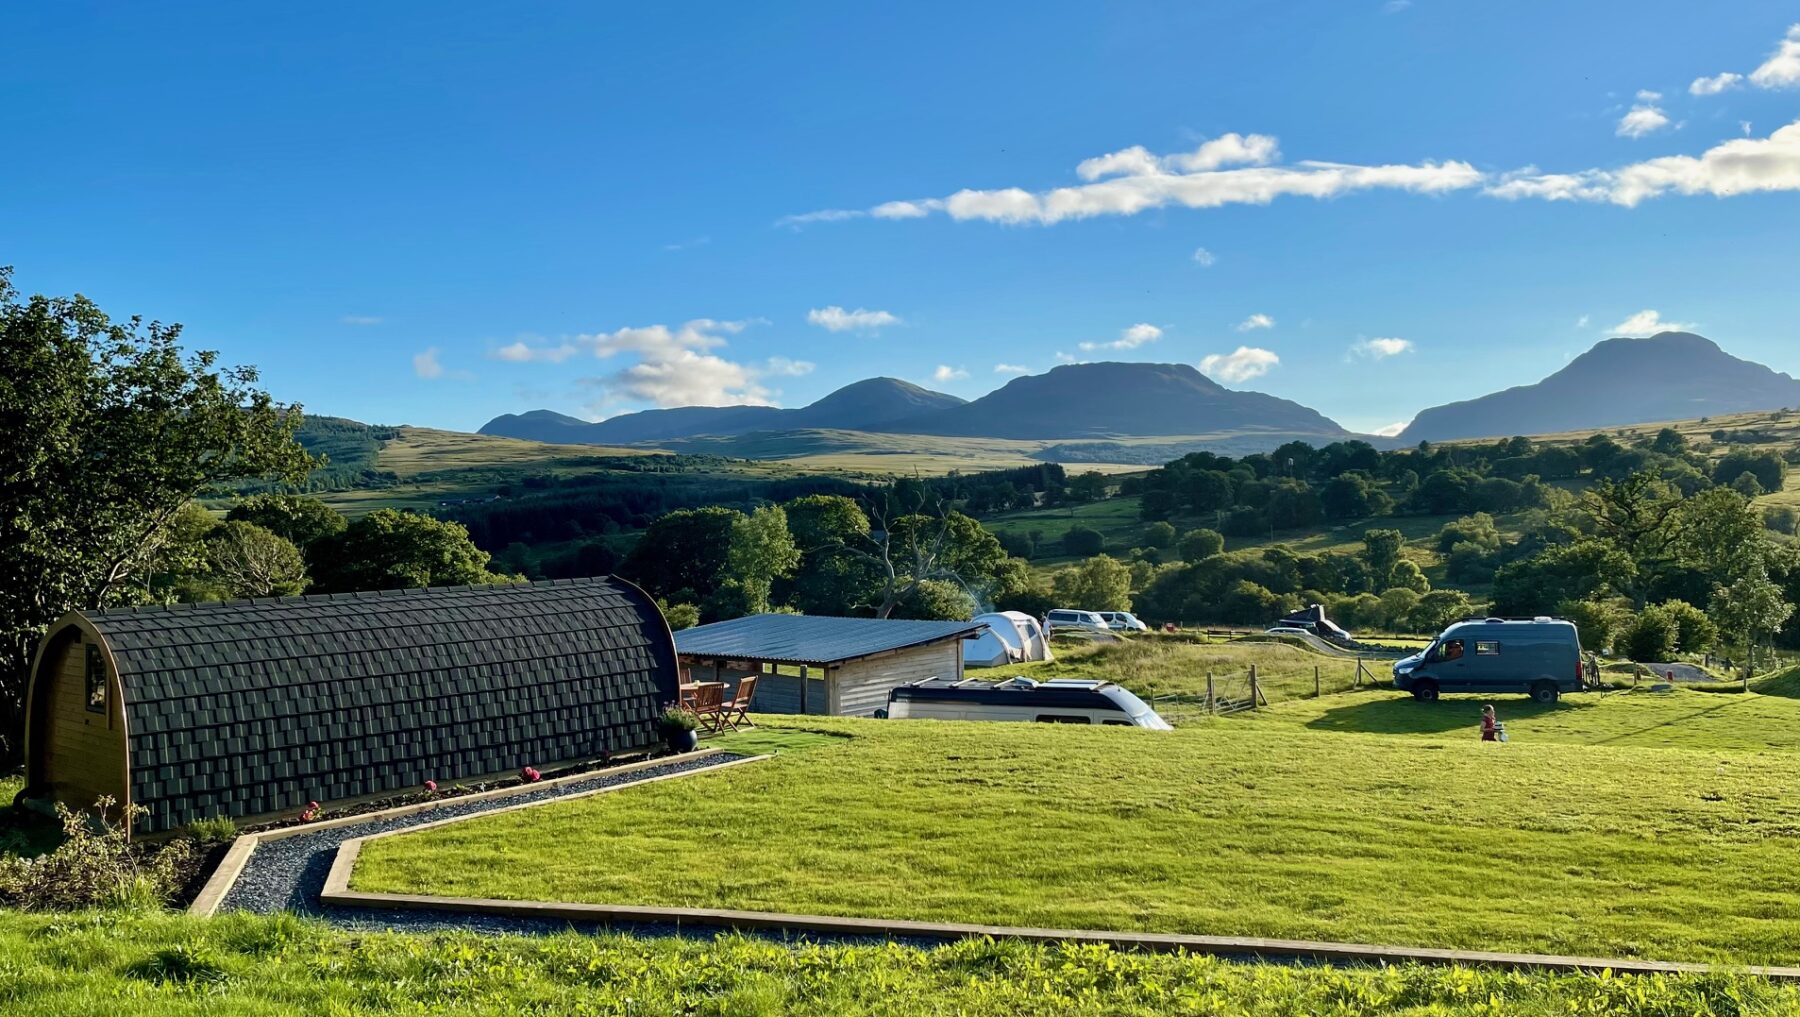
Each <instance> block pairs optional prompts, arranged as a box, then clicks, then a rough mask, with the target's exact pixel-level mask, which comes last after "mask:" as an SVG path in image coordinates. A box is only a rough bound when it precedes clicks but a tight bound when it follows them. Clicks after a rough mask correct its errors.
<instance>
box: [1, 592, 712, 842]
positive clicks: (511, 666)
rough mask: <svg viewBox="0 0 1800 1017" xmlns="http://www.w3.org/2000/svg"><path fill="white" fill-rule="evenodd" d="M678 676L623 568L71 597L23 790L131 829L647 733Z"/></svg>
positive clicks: (649, 736)
mask: <svg viewBox="0 0 1800 1017" xmlns="http://www.w3.org/2000/svg"><path fill="white" fill-rule="evenodd" d="M677 675H678V670H677V664H676V657H675V646H674V641H673V638H672V636H671V635H670V632H669V627H668V623H667V622H665V621H664V620H663V617H662V612H661V611H659V610H658V609H657V607H656V604H655V602H653V601H652V600H650V598H649V597H647V596H645V595H644V593H643V592H642V591H641V590H639V589H638V588H637V587H635V586H633V585H631V584H630V583H627V582H625V581H623V580H619V579H615V578H598V579H575V580H557V581H554V582H543V583H524V584H517V585H506V586H481V587H467V586H464V587H453V588H440V589H425V590H393V591H385V592H380V593H357V594H338V595H332V596H313V597H284V598H280V599H271V600H255V601H232V602H227V603H204V604H176V605H170V606H166V607H163V606H158V607H136V608H123V609H117V610H107V611H94V612H76V613H73V614H70V615H67V616H66V617H64V618H63V619H62V620H60V621H59V622H57V623H56V625H54V626H52V627H51V629H50V631H49V633H48V635H46V637H45V638H44V641H43V643H42V645H41V646H40V648H39V650H38V654H37V658H36V661H35V662H34V664H33V669H32V676H31V686H30V690H29V694H28V696H29V697H28V701H27V706H26V717H27V727H26V760H27V762H26V790H25V792H24V794H25V796H27V797H36V798H47V799H54V800H57V801H61V802H64V803H66V804H68V805H69V806H70V807H72V808H85V807H89V806H91V805H93V804H94V802H95V801H96V800H97V799H98V798H100V797H101V796H108V797H111V798H112V799H114V800H115V801H116V802H118V803H119V805H120V806H121V807H123V806H126V805H139V806H142V807H144V808H145V809H146V810H148V812H147V815H146V816H145V817H144V818H143V819H142V820H141V821H140V822H139V823H138V830H137V832H140V833H141V832H154V831H166V830H172V829H175V828H178V827H180V826H182V825H185V824H187V823H189V822H192V821H193V820H196V819H203V818H208V817H213V816H231V817H233V818H245V817H260V816H269V815H273V814H278V813H282V812H287V811H291V810H295V809H298V808H301V807H303V806H304V805H305V804H306V803H307V802H308V801H315V800H316V801H319V802H329V801H333V800H341V799H349V798H359V797H365V796H371V795H379V794H383V793H391V792H395V791H401V790H408V789H414V788H418V787H420V786H421V785H422V784H423V783H424V782H425V781H427V780H436V781H438V782H439V783H441V784H442V783H448V782H450V781H458V780H461V781H467V780H474V779H478V778H483V777H491V776H495V775H499V774H503V773H511V772H516V771H517V770H518V769H519V768H521V767H523V766H535V767H537V768H539V769H548V768H550V767H552V766H556V765H559V764H563V763H568V762H574V761H581V760H588V759H593V758H596V757H599V756H600V755H602V754H603V753H607V752H621V751H629V750H636V749H642V748H646V747H648V746H650V745H652V744H654V743H655V742H656V741H657V739H658V737H659V730H658V727H657V719H658V716H659V714H660V712H661V709H662V705H663V704H664V703H666V702H669V701H671V700H673V699H675V697H676V695H677V686H678V682H677Z"/></svg>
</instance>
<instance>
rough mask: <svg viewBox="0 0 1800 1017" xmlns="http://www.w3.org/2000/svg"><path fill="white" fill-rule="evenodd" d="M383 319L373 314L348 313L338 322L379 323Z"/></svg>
mask: <svg viewBox="0 0 1800 1017" xmlns="http://www.w3.org/2000/svg"><path fill="white" fill-rule="evenodd" d="M382 320H383V319H382V318H380V317H378V316H376V315H373V314H346V315H344V316H343V317H342V318H339V319H338V322H339V323H340V324H344V325H379V324H381V322H382Z"/></svg>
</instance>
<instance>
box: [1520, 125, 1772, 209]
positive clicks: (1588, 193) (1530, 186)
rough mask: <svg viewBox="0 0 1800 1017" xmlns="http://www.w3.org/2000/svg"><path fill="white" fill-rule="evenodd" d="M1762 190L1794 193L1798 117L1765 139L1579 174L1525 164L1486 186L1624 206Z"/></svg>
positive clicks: (1551, 198)
mask: <svg viewBox="0 0 1800 1017" xmlns="http://www.w3.org/2000/svg"><path fill="white" fill-rule="evenodd" d="M1764 191H1800V120H1796V121H1794V122H1793V123H1791V124H1788V125H1787V126H1785V127H1782V128H1779V129H1778V130H1776V131H1774V132H1773V133H1771V134H1770V135H1769V136H1768V137H1767V138H1733V139H1732V140H1730V141H1724V142H1720V143H1719V144H1717V145H1714V146H1713V147H1712V148H1709V149H1707V150H1706V151H1705V152H1702V153H1701V154H1700V155H1698V156H1691V155H1671V156H1664V157H1662V158H1659V159H1649V160H1646V161H1644V162H1637V163H1631V164H1629V165H1626V166H1621V167H1619V168H1618V169H1610V170H1601V169H1592V170H1584V171H1582V172H1579V173H1544V172H1541V171H1539V170H1538V169H1537V168H1536V167H1527V168H1526V169H1523V170H1520V171H1518V172H1516V173H1508V174H1506V175H1505V176H1503V177H1502V178H1501V179H1500V180H1499V181H1497V182H1495V183H1494V184H1493V185H1491V186H1490V187H1488V189H1487V193H1488V194H1491V195H1494V196H1495V197H1499V198H1509V199H1518V198H1541V199H1544V200H1547V201H1605V202H1611V203H1613V204H1615V205H1623V206H1625V207H1627V208H1630V207H1633V206H1635V205H1637V204H1638V203H1639V202H1641V201H1644V200H1645V199H1647V198H1659V197H1662V196H1664V195H1667V194H1687V195H1691V194H1710V195H1713V196H1714V197H1719V198H1726V197H1732V196H1734V195H1739V194H1752V193H1756V192H1764Z"/></svg>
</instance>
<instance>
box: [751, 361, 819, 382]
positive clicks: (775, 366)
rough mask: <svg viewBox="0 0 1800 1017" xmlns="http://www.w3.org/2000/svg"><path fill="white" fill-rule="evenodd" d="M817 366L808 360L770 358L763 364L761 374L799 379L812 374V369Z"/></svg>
mask: <svg viewBox="0 0 1800 1017" xmlns="http://www.w3.org/2000/svg"><path fill="white" fill-rule="evenodd" d="M818 366H819V365H817V364H815V363H813V362H812V361H810V360H789V359H788V358H786V357H770V358H769V359H768V360H767V361H765V362H764V363H763V368H762V373H763V374H764V375H770V376H776V377H785V378H799V377H803V376H805V375H808V374H811V373H813V369H814V368H816V367H818Z"/></svg>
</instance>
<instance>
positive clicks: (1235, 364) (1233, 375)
mask: <svg viewBox="0 0 1800 1017" xmlns="http://www.w3.org/2000/svg"><path fill="white" fill-rule="evenodd" d="M1280 364H1281V358H1280V357H1278V356H1276V355H1275V354H1274V352H1272V351H1270V350H1265V349H1260V348H1258V347H1255V346H1239V347H1238V348H1237V349H1236V350H1234V351H1232V352H1230V353H1212V354H1208V355H1207V356H1206V357H1205V358H1203V359H1202V360H1201V361H1200V373H1202V374H1204V375H1206V376H1207V377H1209V378H1217V379H1218V380H1220V381H1223V382H1228V383H1230V384H1233V385H1236V384H1238V383H1240V382H1246V381H1249V380H1251V379H1253V378H1260V377H1262V376H1263V375H1265V374H1268V373H1269V372H1270V371H1271V370H1273V369H1274V368H1276V367H1277V366H1279V365H1280Z"/></svg>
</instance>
